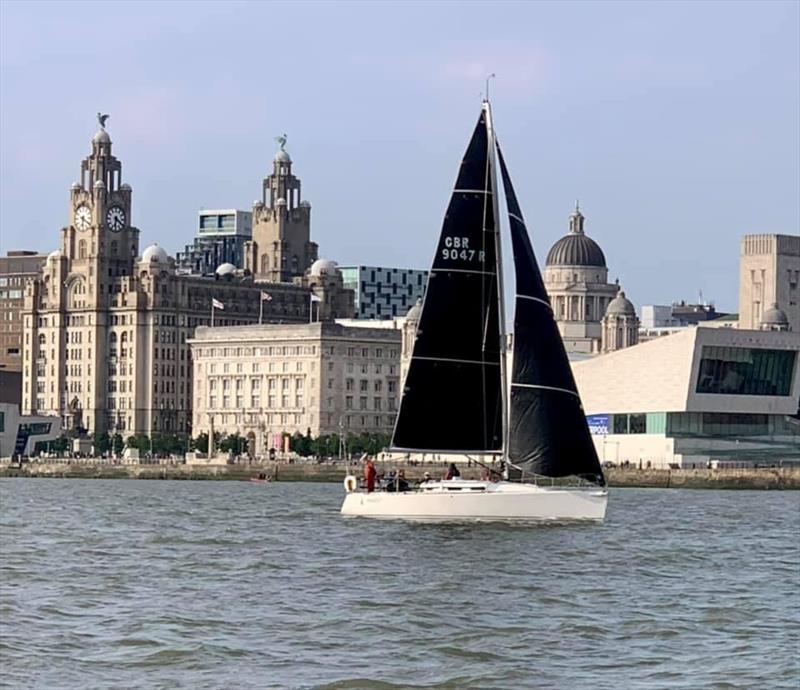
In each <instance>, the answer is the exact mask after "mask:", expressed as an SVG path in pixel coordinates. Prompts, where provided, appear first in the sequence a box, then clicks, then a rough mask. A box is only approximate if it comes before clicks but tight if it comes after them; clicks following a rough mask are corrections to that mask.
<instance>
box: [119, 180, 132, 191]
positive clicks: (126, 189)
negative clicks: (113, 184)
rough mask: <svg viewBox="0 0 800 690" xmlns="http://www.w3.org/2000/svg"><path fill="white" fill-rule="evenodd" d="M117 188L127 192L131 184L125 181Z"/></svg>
mask: <svg viewBox="0 0 800 690" xmlns="http://www.w3.org/2000/svg"><path fill="white" fill-rule="evenodd" d="M119 188H120V189H122V190H124V191H126V192H127V191H130V188H131V186H130V185H129V184H128V183H127V182H123V183H122V184H121V185H120V186H119Z"/></svg>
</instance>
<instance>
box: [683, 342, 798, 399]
mask: <svg viewBox="0 0 800 690" xmlns="http://www.w3.org/2000/svg"><path fill="white" fill-rule="evenodd" d="M796 359H797V353H796V352H793V351H791V350H766V349H761V348H747V347H720V346H716V345H711V346H709V345H704V346H703V356H702V359H701V361H700V371H699V373H698V376H697V392H698V393H712V394H723V395H789V394H790V392H791V385H792V374H793V373H794V366H795V360H796Z"/></svg>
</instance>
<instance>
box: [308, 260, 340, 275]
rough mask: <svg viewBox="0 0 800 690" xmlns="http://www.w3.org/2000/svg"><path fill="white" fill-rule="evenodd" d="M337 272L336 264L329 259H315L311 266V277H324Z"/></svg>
mask: <svg viewBox="0 0 800 690" xmlns="http://www.w3.org/2000/svg"><path fill="white" fill-rule="evenodd" d="M338 270H339V267H338V266H337V265H336V262H335V261H331V260H330V259H317V260H316V261H315V262H314V263H313V264H311V275H312V276H324V275H327V274H329V273H336V272H337V271H338Z"/></svg>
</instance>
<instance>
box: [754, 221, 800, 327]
mask: <svg viewBox="0 0 800 690" xmlns="http://www.w3.org/2000/svg"><path fill="white" fill-rule="evenodd" d="M773 305H774V308H776V309H779V310H781V311H782V312H783V313H784V314H785V315H786V318H787V319H788V322H789V328H790V329H791V330H792V331H795V332H798V331H800V235H745V236H744V237H743V238H742V251H741V258H740V260H739V328H760V326H761V322H762V319H763V317H764V315H765V313H766V312H767V310H769V309H770V308H772V307H773Z"/></svg>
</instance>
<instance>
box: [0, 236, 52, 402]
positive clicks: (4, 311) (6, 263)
mask: <svg viewBox="0 0 800 690" xmlns="http://www.w3.org/2000/svg"><path fill="white" fill-rule="evenodd" d="M46 258H47V255H46V254H39V253H38V252H32V251H26V250H19V251H10V252H8V255H7V256H2V257H0V370H3V371H19V372H21V371H22V331H23V328H22V308H23V306H24V304H25V283H27V282H28V279H30V278H34V277H36V276H37V275H38V273H39V269H41V267H42V266H43V265H44V262H45V259H46ZM18 392H19V391H18Z"/></svg>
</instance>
